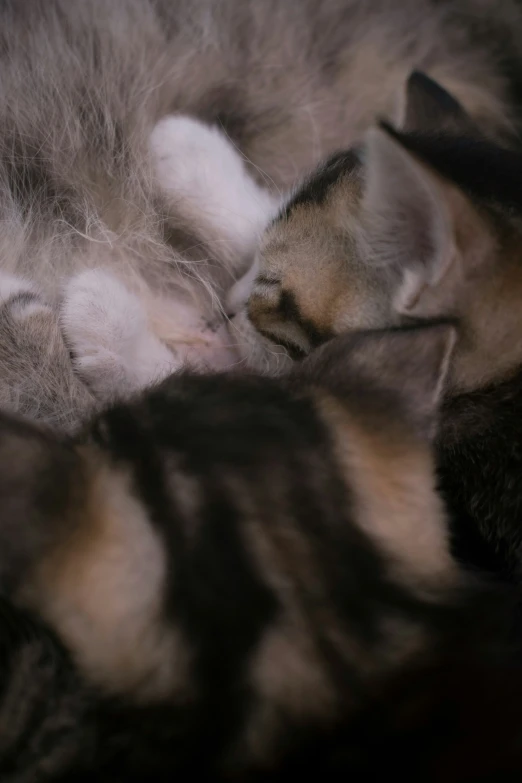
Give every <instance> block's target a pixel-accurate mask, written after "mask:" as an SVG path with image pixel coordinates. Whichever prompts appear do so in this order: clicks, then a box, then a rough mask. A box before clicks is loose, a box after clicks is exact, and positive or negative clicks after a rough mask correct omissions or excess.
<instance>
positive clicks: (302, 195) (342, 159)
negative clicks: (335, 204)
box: [280, 150, 360, 218]
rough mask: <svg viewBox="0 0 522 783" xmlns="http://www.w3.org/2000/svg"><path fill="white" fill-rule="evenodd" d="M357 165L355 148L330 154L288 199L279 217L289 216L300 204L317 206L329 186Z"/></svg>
mask: <svg viewBox="0 0 522 783" xmlns="http://www.w3.org/2000/svg"><path fill="white" fill-rule="evenodd" d="M359 165H360V163H359V157H358V155H357V152H356V151H355V150H345V151H344V152H337V153H336V154H335V155H332V157H331V158H329V159H328V160H327V161H326V163H325V164H324V165H322V166H321V167H320V168H319V169H317V170H316V171H315V173H313V174H312V175H311V177H310V178H309V179H308V180H307V181H306V182H305V183H304V184H303V185H302V187H301V188H300V190H299V191H298V192H297V193H296V194H295V196H293V198H291V199H290V201H289V202H288V203H287V205H286V207H285V208H284V210H283V211H282V213H281V215H280V218H281V217H283V218H284V217H289V215H290V214H291V212H292V210H293V209H294V207H297V206H299V205H302V204H310V205H318V206H319V205H321V204H323V203H324V201H325V200H326V198H327V196H328V193H329V192H330V190H331V188H332V187H334V185H336V184H337V182H339V180H340V179H341V177H343V176H344V175H346V174H350V173H351V172H352V171H354V170H355V169H356V168H357V167H358V166H359Z"/></svg>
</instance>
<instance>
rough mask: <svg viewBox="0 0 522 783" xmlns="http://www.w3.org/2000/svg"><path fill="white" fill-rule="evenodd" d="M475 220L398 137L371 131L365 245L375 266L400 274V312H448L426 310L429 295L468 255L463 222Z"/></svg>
mask: <svg viewBox="0 0 522 783" xmlns="http://www.w3.org/2000/svg"><path fill="white" fill-rule="evenodd" d="M476 219H477V215H476V212H475V210H474V209H473V207H472V205H471V203H470V202H469V201H468V199H467V198H466V196H465V195H464V194H463V193H461V192H460V191H459V190H458V189H457V188H456V187H454V186H453V185H452V184H451V183H449V182H447V181H446V180H445V179H444V178H443V177H441V176H439V175H438V174H437V173H436V172H435V171H434V170H433V169H431V168H430V167H429V166H428V165H426V164H425V163H424V162H422V161H421V160H420V159H419V158H418V157H416V156H415V155H414V154H413V153H411V152H410V151H409V150H407V149H406V147H405V146H403V145H402V144H401V142H400V137H399V135H398V134H395V133H394V132H392V131H391V129H388V128H387V126H385V125H381V126H379V127H377V128H372V129H371V130H370V131H368V134H367V137H366V181H365V189H364V195H363V202H362V223H361V227H362V233H361V240H362V243H363V245H364V247H363V252H364V253H365V255H367V256H368V259H369V261H370V262H371V263H372V264H374V265H378V266H383V267H387V268H388V269H390V270H394V272H396V273H397V275H398V280H399V282H398V284H397V287H396V290H395V293H394V300H393V306H394V309H395V310H396V312H398V313H400V314H405V315H419V316H423V317H438V316H440V315H443V313H444V309H443V310H442V312H438V311H437V310H436V309H431V310H430V309H429V307H427V298H428V297H427V294H429V293H430V289H436V288H437V286H439V284H440V283H441V282H442V281H443V278H444V277H445V275H446V274H447V273H448V271H449V270H450V268H451V267H452V266H454V265H455V264H456V263H458V262H459V261H460V259H461V256H462V254H463V253H465V250H466V248H462V247H460V246H457V225H458V224H459V221H463V220H466V223H467V224H468V223H470V221H473V220H476ZM468 234H469V232H468ZM422 295H424V296H423V300H422V301H419V300H421V296H422Z"/></svg>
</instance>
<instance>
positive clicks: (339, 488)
mask: <svg viewBox="0 0 522 783" xmlns="http://www.w3.org/2000/svg"><path fill="white" fill-rule="evenodd" d="M453 344H454V330H453V329H452V328H451V327H448V326H446V325H440V324H439V325H434V326H431V327H428V328H425V329H410V330H402V331H401V330H399V331H390V332H383V333H368V334H361V335H358V336H355V337H352V336H349V337H342V338H339V339H338V340H336V341H333V342H332V343H330V344H329V345H327V346H325V347H324V348H323V349H321V350H319V351H318V352H317V353H316V354H315V355H314V356H312V357H310V359H309V360H307V361H306V362H305V363H304V364H303V365H302V366H299V367H298V368H296V369H295V371H294V372H293V373H292V374H291V375H290V377H289V378H288V379H287V380H286V381H284V382H283V381H278V380H272V379H268V378H263V377H258V376H242V377H239V376H238V377H235V376H233V375H222V376H219V375H217V376H209V375H202V376H194V375H187V374H180V375H174V376H172V377H171V378H169V379H167V380H166V381H164V382H163V383H162V384H161V385H159V386H157V387H156V388H155V389H153V390H150V391H149V392H148V393H146V394H145V395H144V396H141V397H137V398H136V399H133V400H132V401H130V402H128V403H120V404H118V405H116V406H113V407H111V408H110V409H108V410H107V411H106V412H105V413H103V414H101V415H100V416H98V417H96V418H95V419H94V421H93V422H92V423H91V424H90V425H89V426H88V428H87V429H86V431H85V432H84V433H83V434H82V435H81V436H80V437H78V438H76V439H75V440H73V441H68V440H64V439H63V438H60V437H58V436H57V435H55V434H54V433H52V432H50V431H47V430H43V429H39V428H37V427H36V426H35V425H32V424H30V423H26V422H23V421H22V420H16V419H10V418H9V417H7V416H5V415H4V416H3V417H2V421H1V423H0V458H1V460H2V465H3V466H4V467H3V471H2V476H1V479H0V498H1V500H2V525H1V527H0V544H1V546H0V550H1V557H0V584H1V586H2V588H3V593H4V595H5V596H7V598H8V599H9V601H11V602H13V603H14V604H16V605H17V606H19V607H25V608H26V609H28V610H30V611H32V612H33V613H35V614H36V615H37V616H39V617H40V618H41V619H43V620H44V621H45V622H46V623H48V624H49V626H50V627H51V628H52V629H53V631H54V632H55V633H57V634H58V636H59V637H60V638H61V640H62V642H63V643H64V644H65V646H66V648H67V649H68V651H69V653H70V655H71V657H72V660H73V661H74V662H75V664H76V668H77V670H78V672H79V675H80V677H81V678H82V679H81V681H79V682H78V685H77V687H76V689H75V688H74V674H73V672H70V669H69V663H68V662H67V658H64V660H63V678H64V680H63V682H61V681H56V682H55V678H56V677H57V675H58V672H59V669H57V668H55V667H53V666H51V667H50V670H49V676H50V678H51V681H50V682H47V686H46V687H47V688H48V689H49V690H51V691H53V690H54V688H56V691H57V699H56V705H55V707H54V712H53V708H52V707H51V708H50V710H49V712H50V713H51V716H54V720H55V721H57V722H58V723H59V722H60V719H61V720H62V722H63V721H66V723H65V726H66V727H69V728H71V726H70V722H71V720H73V719H74V715H75V714H77V715H78V730H77V732H74V731H73V732H72V733H71V731H63V732H61V733H60V732H58V733H56V734H55V735H54V736H52V735H51V737H50V738H49V744H48V745H46V744H45V741H44V737H43V736H42V738H40V736H39V734H38V732H37V731H36V730H35V739H34V744H35V747H38V748H39V751H38V752H39V754H40V755H41V768H40V769H41V774H42V775H45V765H46V764H47V765H48V769H49V770H52V771H53V774H57V772H58V771H62V766H61V764H60V762H63V770H64V771H66V770H68V769H69V766H70V765H71V764H73V762H75V763H77V764H78V765H80V764H85V763H87V764H88V765H90V766H91V767H93V768H94V769H95V768H96V764H102V762H103V764H107V765H109V769H111V766H110V765H111V764H112V765H116V766H113V767H112V769H113V770H114V772H115V774H116V779H118V775H124V776H125V775H127V776H128V775H131V774H134V775H137V776H138V779H140V778H139V776H140V775H143V774H144V771H145V770H147V771H148V773H149V774H150V775H153V776H155V775H156V774H158V775H160V776H162V775H173V774H181V773H186V772H187V771H188V770H190V769H192V770H193V771H197V772H200V773H202V774H203V773H206V774H210V773H212V774H215V775H220V776H223V777H228V776H231V777H232V778H234V777H236V776H238V775H248V774H251V773H253V772H258V773H268V772H269V771H270V770H275V771H276V772H277V771H278V769H280V767H281V765H282V767H283V768H286V767H287V765H288V766H289V768H290V769H291V768H292V767H293V766H294V765H297V767H299V766H300V765H302V764H303V759H304V758H305V757H306V755H307V753H308V752H309V750H310V748H311V747H313V745H314V744H315V743H316V742H317V743H318V749H319V748H320V747H321V745H322V744H323V743H325V745H324V749H323V750H320V751H319V752H320V753H321V754H322V755H323V757H324V760H325V762H328V759H329V754H328V751H327V748H328V745H329V743H330V742H332V741H334V742H335V744H336V745H337V743H338V737H339V734H338V733H339V732H340V731H342V732H345V731H348V730H349V726H350V725H351V724H352V722H353V723H355V724H356V725H357V722H358V721H359V719H360V718H362V716H363V715H364V712H365V710H366V708H367V705H370V704H371V703H372V700H373V699H374V698H376V697H378V695H379V694H381V693H383V692H385V691H386V689H387V688H388V687H392V684H393V683H394V682H395V678H396V677H398V676H401V677H402V676H403V673H404V674H405V673H406V672H407V671H408V670H409V669H410V668H411V667H415V668H416V667H417V666H419V665H420V666H424V665H425V662H426V663H427V662H428V661H429V664H430V666H431V665H435V664H436V663H438V662H439V660H440V657H442V658H443V657H444V654H442V652H441V651H442V650H445V646H446V645H447V644H449V645H453V644H455V645H456V649H458V647H459V644H460V643H464V642H465V641H466V633H467V632H466V631H464V628H459V625H460V622H461V619H458V618H460V617H461V614H460V613H461V611H464V607H461V606H460V602H461V599H463V598H464V596H465V592H466V588H465V584H464V582H463V580H462V577H461V575H460V574H459V572H458V570H457V568H456V566H455V564H454V562H453V560H452V558H451V556H450V553H449V546H448V537H447V528H446V520H445V514H444V508H443V506H442V503H441V502H440V499H439V497H438V495H437V493H436V490H435V475H434V463H433V454H432V448H431V443H432V438H433V436H434V432H435V425H436V420H437V407H438V403H439V400H440V398H441V395H442V388H443V384H444V379H445V375H446V372H447V367H448V364H449V356H450V352H451V350H452V346H453ZM252 443H255V444H256V448H255V449H252V447H251V445H252ZM461 590H462V591H463V592H462V594H461V592H460V591H461ZM470 617H471V615H470ZM29 628H30V626H29ZM461 633H462V636H461ZM39 638H40V636H39V635H38V634H36V640H37V639H39ZM41 638H42V644H44V641H43V637H41ZM459 639H460V641H458V640H459ZM45 644H47V645H48V646H49V648H50V649H52V644H53V642H52V639H50V640H49V641H48V642H47V643H45ZM31 650H34V654H44V653H43V652H42V653H39V647H38V645H36V647H33V646H31V644H28V654H29V655H30V654H31ZM44 650H45V648H44ZM22 653H23V650H22ZM9 660H10V667H11V668H12V667H14V666H15V662H14V659H11V658H10V659H9ZM22 663H23V657H22V658H21V664H20V665H21V668H20V675H19V676H22V675H23V666H22ZM61 665H62V664H60V666H61ZM29 668H30V667H29ZM15 671H16V670H15ZM42 674H43V671H42ZM4 676H5V677H6V679H5V683H4V686H5V687H6V688H7V698H8V699H9V698H10V696H9V693H10V691H12V690H13V688H14V692H15V693H18V692H19V690H18V691H17V690H16V688H15V686H16V677H15V674H13V675H12V680H11V679H9V671H8V672H7V673H6V674H5V675H4ZM82 683H84V684H83V685H82ZM17 687H18V688H19V686H17ZM44 687H45V680H43V681H42V680H41V678H40V677H38V676H35V678H34V688H35V689H36V691H37V692H38V689H39V688H40V689H41V688H44ZM89 688H90V689H91V691H90V695H89ZM68 689H70V690H71V693H70V698H71V701H70V705H69V706H70V712H69V713H68V712H67V709H66V707H67V701H65V702H64V703H63V705H62V701H61V700H63V699H64V698H65V695H64V694H66V693H68V692H69V691H68ZM22 695H23V694H22ZM13 698H14V697H13ZM96 703H99V704H100V707H99V711H98V713H96V711H94V712H93V707H94V705H95V704H96ZM21 706H22V704H21ZM23 706H25V707H27V709H28V710H29V711H30V710H31V709H32V703H31V700H29V702H28V703H27V704H26V703H25V701H24V704H23ZM5 714H6V715H9V708H8V705H7V706H6V707H5ZM0 715H1V712H0ZM111 716H112V717H111ZM147 716H150V718H149V719H147ZM160 717H161V722H162V726H163V728H162V730H161V732H159V733H158V729H157V727H158V721H159V718H160ZM105 721H107V727H108V728H107V729H106V731H107V734H106V735H104V734H103V732H102V733H101V734H100V735H97V734H93V731H100V732H101V731H102V727H103V725H105V724H104V722H105ZM133 725H134V728H133ZM137 726H139V727H140V728H139V735H138V734H136V731H137V729H136V727H137ZM41 727H42V731H43V732H45V731H47V730H48V729H47V721H43V723H42V724H41ZM93 727H94V728H93ZM11 732H12V735H13V736H12V739H11V740H10V744H11V745H12V746H13V748H16V754H15V758H14V760H13V761H12V763H15V768H16V765H17V767H18V769H19V770H20V779H21V780H29V779H30V778H29V777H27V776H26V777H25V778H24V777H23V772H24V770H23V764H24V759H25V758H27V759H28V763H30V764H31V765H32V766H31V767H30V769H31V770H32V771H33V774H34V759H33V758H32V757H31V755H26V753H25V748H24V742H27V741H32V740H31V732H30V727H29V726H28V720H24V721H22V722H21V728H20V734H19V736H16V723H13V724H12V725H11ZM119 732H122V733H123V738H124V739H123V740H121V741H123V742H124V747H125V748H128V745H129V743H130V742H131V739H130V738H131V737H132V736H133V735H134V736H135V739H134V743H133V746H131V747H132V750H131V751H130V753H129V752H128V753H127V757H125V756H123V757H122V755H120V750H119V747H118V744H117V742H116V741H115V740H113V739H112V738H113V737H117V736H118V733H119ZM129 734H130V737H129ZM8 736H9V735H2V737H3V738H4V739H5V738H6V737H8ZM347 736H349V735H347ZM96 737H97V738H98V739H97V743H96V744H95V742H94V740H95V738H96ZM27 738H29V740H28V739H27ZM76 741H77V743H78V744H75V742H76ZM121 741H120V742H121ZM85 742H88V743H91V745H92V754H91V758H90V759H89V757H88V754H86V752H85ZM115 742H116V744H113V743H115ZM310 742H312V745H311V746H310V745H309V743H310ZM46 747H48V750H47V752H46ZM120 748H121V745H120ZM202 748H204V749H205V752H204V753H202V752H201V749H202ZM60 750H61V751H62V752H61V753H60ZM0 751H1V739H0ZM13 753H15V751H14V750H13ZM303 754H304V755H303ZM312 756H313V753H312ZM71 758H72V760H71ZM11 759H13V756H12V755H11V756H9V755H4V758H3V759H2V754H1V752H0V770H1V769H2V763H3V764H4V769H5V768H7V769H9V763H11V762H10V760H11ZM333 763H334V766H335V764H336V763H337V762H336V761H335V760H333ZM145 765H147V766H145ZM47 774H49V773H47ZM44 779H45V777H44ZM124 779H125V777H124Z"/></svg>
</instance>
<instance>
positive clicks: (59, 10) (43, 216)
mask: <svg viewBox="0 0 522 783" xmlns="http://www.w3.org/2000/svg"><path fill="white" fill-rule="evenodd" d="M521 29H522V14H521V11H520V9H519V7H518V3H517V2H515V0H502V2H500V3H496V4H495V7H494V8H493V7H492V6H490V5H488V4H486V3H483V2H482V0H465V1H463V2H460V3H459V4H458V8H457V7H456V4H454V3H440V2H438V3H434V2H432V0H400V2H396V3H393V4H390V3H389V2H383V0H364V2H362V0H325V2H321V3H318V2H317V0H285V1H284V2H282V1H281V0H266V1H264V2H263V3H262V4H260V3H259V2H258V0H218V2H216V0H190V2H189V1H188V0H179V2H175V3H173V2H171V0H111V2H110V3H107V2H105V0H48V2H45V3H37V2H33V0H16V1H15V0H6V1H5V2H3V3H2V4H1V7H0V65H1V68H2V76H3V78H2V92H1V95H0V218H1V220H2V221H3V223H2V225H3V230H2V233H1V235H0V243H1V246H0V251H1V252H0V257H1V271H2V273H5V274H7V275H15V276H16V277H17V278H21V279H22V280H27V281H28V283H26V284H25V288H24V287H23V286H22V287H21V288H20V289H19V290H20V292H21V293H22V294H23V297H22V298H24V297H25V299H26V301H28V298H27V296H26V294H29V295H30V296H33V295H37V296H38V297H39V299H40V303H41V307H40V317H38V318H25V320H24V330H25V338H24V341H23V344H22V343H20V344H18V343H16V340H13V339H12V320H13V310H12V309H11V304H10V303H9V301H8V297H7V298H6V297H5V296H3V295H2V297H1V298H2V301H3V302H4V303H5V304H6V305H7V309H6V310H5V312H4V314H5V319H2V321H1V322H0V325H3V321H4V320H5V323H6V326H5V333H6V334H5V335H4V330H2V331H1V332H0V345H1V346H2V354H1V364H0V378H1V381H2V383H1V386H2V388H1V389H0V401H1V402H2V404H3V405H4V406H8V407H9V408H10V409H14V410H17V411H18V412H22V413H25V414H27V415H29V416H35V417H38V418H40V419H42V420H44V421H47V422H49V423H52V424H54V425H57V426H59V427H65V428H67V429H74V428H75V427H76V426H77V425H78V422H79V421H80V420H81V419H82V417H84V416H85V415H86V414H87V412H88V411H89V410H90V409H91V408H92V407H93V406H96V405H97V404H98V403H99V402H100V401H103V400H105V399H107V398H108V397H110V396H114V395H117V394H119V391H118V389H115V388H111V389H110V388H108V387H107V384H106V383H105V380H106V379H107V378H112V377H115V378H118V379H120V381H121V385H122V388H123V389H124V391H125V390H126V389H127V390H128V389H132V388H135V387H136V386H141V385H143V384H144V383H146V382H148V381H149V380H151V379H152V380H154V379H156V378H158V377H161V376H162V375H164V374H165V373H166V372H168V371H170V370H172V369H177V368H179V367H180V365H182V364H185V363H187V362H189V363H192V364H193V363H195V362H197V363H199V364H201V363H203V364H205V365H209V366H217V367H222V366H224V365H225V366H228V365H229V364H231V363H232V364H233V363H235V361H237V357H236V352H235V346H234V345H233V343H234V342H236V341H237V340H236V335H235V334H234V333H232V335H229V334H228V332H227V328H226V325H225V324H224V322H223V320H222V318H221V313H220V308H219V306H218V305H217V303H218V302H220V301H222V299H223V296H224V294H225V292H226V290H227V289H228V288H229V286H230V284H231V282H232V280H233V279H234V278H236V277H238V276H239V275H240V274H241V273H242V272H243V271H244V270H245V269H246V268H247V267H248V265H249V262H250V257H249V256H250V255H251V253H252V248H253V247H254V246H255V244H256V240H257V236H258V234H259V233H260V231H261V230H262V229H263V227H264V225H265V221H266V220H268V219H270V218H271V216H272V210H273V207H274V204H275V205H276V207H277V205H278V197H279V191H280V190H283V192H284V191H285V190H286V189H287V188H288V187H290V186H291V185H292V184H293V183H294V181H295V180H296V179H297V178H299V177H301V176H302V175H303V173H304V172H305V171H307V170H308V169H310V168H311V167H312V166H313V165H315V164H316V163H318V162H319V161H320V160H321V159H323V158H324V157H325V156H326V155H328V154H329V153H331V152H333V151H335V150H336V149H338V148H340V147H345V146H346V145H349V144H352V143H353V142H355V141H357V140H359V139H360V138H361V137H362V134H363V133H364V131H365V130H366V129H367V128H368V127H369V125H371V124H372V123H373V121H374V117H375V114H376V113H381V114H385V115H386V116H388V117H392V116H393V115H394V113H395V108H396V102H397V95H398V93H402V91H403V85H404V82H405V79H406V75H407V74H408V73H409V72H410V71H411V69H412V68H414V67H421V68H424V69H426V70H428V71H429V72H430V73H432V74H434V75H435V76H436V77H437V78H439V79H440V80H441V82H442V83H443V84H446V85H447V86H449V87H450V88H451V89H452V90H453V91H454V93H455V95H457V96H458V98H459V99H461V100H462V102H463V104H464V105H465V106H466V108H467V109H468V110H469V112H470V113H471V114H472V116H473V117H474V119H475V120H476V121H477V122H478V123H479V124H480V125H481V127H484V128H487V130H488V132H490V133H491V134H492V135H493V136H494V138H496V139H499V140H500V139H502V140H505V141H506V143H508V142H509V143H515V142H516V138H517V131H518V127H519V98H520V94H521V91H520V80H519V78H518V73H520V72H522V70H521V67H522V50H521V47H520V34H519V31H520V30H521ZM173 112H178V113H179V112H182V113H184V114H185V115H186V114H191V115H193V116H194V117H196V118H199V119H200V120H204V121H206V122H208V123H209V124H211V125H213V126H214V129H213V130H207V131H206V137H207V140H206V141H205V145H206V144H207V141H208V142H209V149H212V152H211V155H210V156H209V155H207V152H205V151H203V153H202V148H201V144H200V143H199V140H198V138H199V137H198V132H197V131H196V132H194V128H195V126H194V124H191V122H190V121H189V120H187V119H186V118H185V119H183V118H182V120H181V122H179V121H174V122H173V120H172V117H171V116H170V118H169V115H172V113H173ZM216 127H218V128H223V129H224V131H225V133H226V134H227V135H228V136H229V137H230V140H229V141H225V140H224V139H222V138H220V136H219V134H218V132H217V130H216ZM205 145H204V146H205ZM235 147H237V148H239V149H240V150H241V152H242V154H243V155H244V161H243V160H241V159H240V158H239V157H237V158H234V155H233V154H232V152H233V149H234V148H235ZM210 160H211V161H212V165H211V166H210V167H209V165H208V163H209V161H210ZM247 166H248V172H250V173H251V174H254V176H255V178H256V179H257V180H258V184H257V185H256V183H255V182H254V180H253V179H249V178H248V176H247V168H246V167H247ZM216 173H217V175H218V179H217V180H216V176H215V174H216ZM223 174H224V175H225V184H224V185H223ZM217 182H218V183H219V193H218V195H217V196H216V183H217ZM263 182H267V183H269V184H270V186H271V187H270V189H271V191H272V195H269V194H267V193H266V191H265V190H264V189H263V188H261V187H260V184H259V183H263ZM194 194H195V195H194ZM92 270H95V272H93V271H92ZM108 275H110V276H111V279H112V278H114V280H113V282H111V283H109V282H108V279H109V278H108V277H107V276H108ZM76 276H78V277H77V279H76V285H74V278H75V277H76ZM104 276H105V277H104ZM71 278H73V282H71V288H68V289H67V291H66V293H65V302H64V286H67V285H68V282H69V280H70V279H71ZM1 287H3V288H5V286H0V288H1ZM93 299H94V301H95V304H96V306H93ZM39 306H40V305H39ZM42 308H43V309H42ZM30 310H31V308H29V311H30ZM44 310H45V312H46V313H47V315H46V316H45V317H44V315H43V313H44ZM59 310H61V312H59ZM113 310H114V314H115V318H113ZM71 311H72V312H73V313H78V319H80V320H81V322H82V326H83V331H82V330H80V331H79V333H78V332H77V330H76V327H77V324H76V327H70V326H69V316H70V313H71ZM51 312H52V313H54V318H52V317H51ZM120 316H121V318H120ZM60 318H61V320H62V321H63V322H65V323H66V324H67V325H68V329H69V330H70V331H75V330H76V331H75V338H74V339H75V342H76V343H78V345H79V346H80V349H81V348H82V346H83V348H84V349H85V350H84V354H83V356H82V358H81V359H80V358H77V362H78V365H79V367H80V369H81V370H82V371H83V370H85V373H86V380H87V381H88V384H89V385H87V384H85V383H83V382H81V381H80V379H76V380H75V379H74V375H73V373H72V368H69V369H67V367H66V363H67V348H69V347H70V346H67V347H66V346H64V342H63V336H62V334H61V331H60V325H59V319H60ZM122 318H123V321H126V322H127V326H126V328H125V329H124V330H123V331H120V326H119V324H120V323H121V320H122ZM209 322H210V323H209ZM33 326H35V327H36V328H35V329H34V330H33ZM104 330H106V331H104ZM144 330H145V331H149V332H151V333H152V337H151V336H150V335H149V336H143V334H142V333H143V331H144ZM100 332H101V333H100ZM93 338H95V339H94V342H95V343H96V344H97V346H98V347H96V348H93V350H94V351H95V352H97V358H98V359H99V368H97V369H96V370H95V369H93V366H95V365H96V361H95V359H96V356H93V355H90V353H89V352H90V351H91V347H92V341H93ZM129 340H130V342H131V343H133V344H134V345H136V344H138V343H139V344H140V346H141V347H140V351H139V352H138V356H134V355H133V354H132V351H131V352H130V354H129V352H128V351H127V345H128V343H129ZM25 344H27V345H28V349H27V350H28V355H25V354H24V356H23V357H21V356H20V352H23V351H25V348H24V347H23V346H24V345H25ZM115 347H116V351H115V350H114V348H115ZM86 354H89V361H87V359H86V357H85V355H86ZM122 357H123V358H122Z"/></svg>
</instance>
